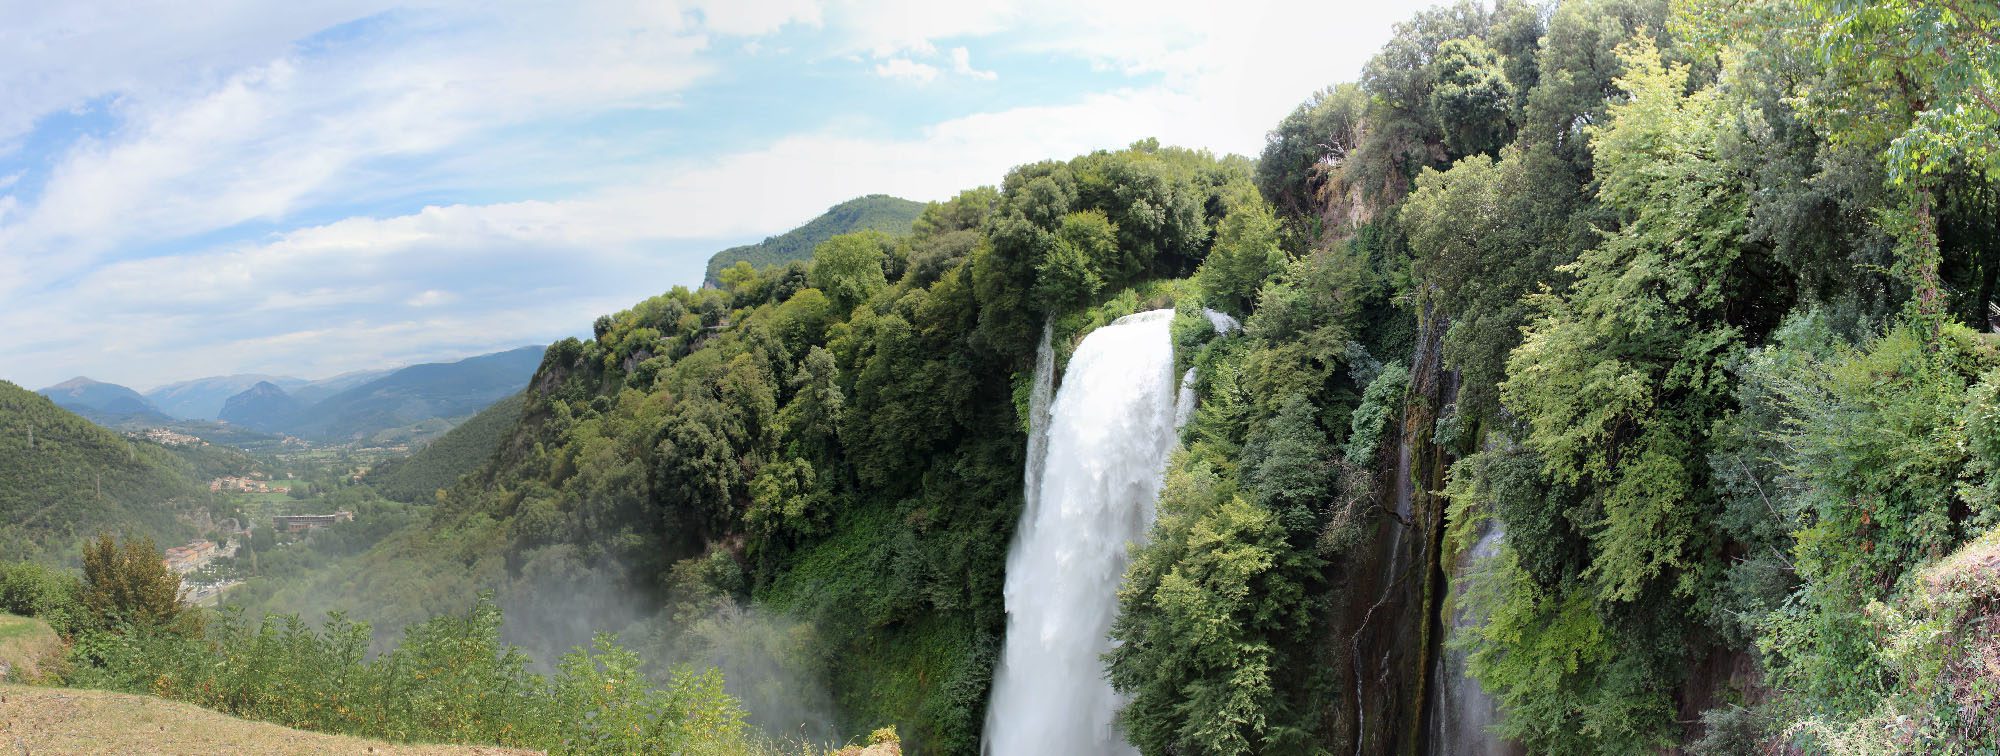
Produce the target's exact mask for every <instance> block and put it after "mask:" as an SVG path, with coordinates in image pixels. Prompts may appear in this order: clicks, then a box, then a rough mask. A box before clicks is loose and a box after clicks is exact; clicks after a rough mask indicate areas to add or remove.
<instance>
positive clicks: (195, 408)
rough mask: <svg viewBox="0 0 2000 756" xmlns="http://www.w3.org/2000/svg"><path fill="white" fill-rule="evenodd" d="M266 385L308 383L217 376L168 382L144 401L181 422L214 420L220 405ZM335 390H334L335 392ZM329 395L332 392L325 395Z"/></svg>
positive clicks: (280, 378) (288, 388) (251, 375)
mask: <svg viewBox="0 0 2000 756" xmlns="http://www.w3.org/2000/svg"><path fill="white" fill-rule="evenodd" d="M260 382H261V383H270V384H272V385H274V386H277V387H279V388H282V389H285V390H286V391H288V392H289V391H294V390H297V389H299V388H301V387H304V386H307V385H310V384H312V381H307V380H305V379H302V378H290V377H285V376H277V375H259V374H254V373H246V374H242V375H218V376H212V377H208V378H196V379H194V380H191V381H181V382H179V383H169V384H167V385H165V386H161V387H159V388H156V389H153V390H152V391H148V392H146V398H147V399H148V400H151V401H152V403H153V405H154V406H156V407H159V408H160V411H161V412H164V413H166V414H168V415H172V416H174V417H178V418H181V419H183V420H214V419H216V418H219V417H221V416H222V403H223V402H226V401H228V400H229V397H232V396H235V395H237V394H240V393H243V390H244V389H247V388H250V387H251V386H255V385H257V384H258V383H260ZM335 390H336V391H337V390H338V389H335ZM328 393H329V394H331V393H332V392H328Z"/></svg>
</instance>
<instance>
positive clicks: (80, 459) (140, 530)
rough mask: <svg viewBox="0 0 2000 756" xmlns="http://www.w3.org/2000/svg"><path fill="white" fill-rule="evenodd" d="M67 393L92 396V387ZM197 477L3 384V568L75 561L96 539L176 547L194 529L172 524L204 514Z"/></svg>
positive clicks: (154, 447) (154, 448)
mask: <svg viewBox="0 0 2000 756" xmlns="http://www.w3.org/2000/svg"><path fill="white" fill-rule="evenodd" d="M74 383H76V382H75V381H70V382H66V383H65V384H63V385H64V386H69V385H70V384H74ZM92 383H94V382H92ZM98 385H107V384H98ZM52 388H56V387H52ZM71 388H76V389H80V390H81V391H82V392H83V393H85V394H89V392H90V388H89V385H88V384H82V385H80V386H72V387H71ZM105 393H106V392H98V394H97V395H99V396H102V395H104V394H105ZM114 406H118V405H114ZM199 477H200V472H199V471H198V470H197V469H196V466H195V464H194V463H192V462H190V461H189V459H187V458H184V457H182V456H180V455H177V454H175V453H174V452H173V451H171V450H169V449H168V448H167V447H163V446H161V445H159V444H154V443H149V442H144V441H136V440H132V439H128V438H126V437H124V436H122V435H120V434H118V433H114V432H112V431H109V430H106V429H104V428H102V427H100V426H98V425H97V424H95V423H93V422H91V421H89V420H87V419H85V418H83V417H82V416H80V415H77V414H76V413H73V412H70V411H68V410H66V409H64V408H62V407H61V406H58V405H57V403H56V402H54V401H51V400H50V399H49V398H48V397H45V396H37V395H36V394H34V393H31V392H29V391H27V390H26V389H23V388H21V387H20V386H16V385H14V384H12V383H8V382H6V381H0V554H4V555H6V558H8V559H15V558H36V557H45V558H50V559H58V560H67V559H73V558H74V557H75V554H76V553H77V552H76V547H77V545H78V544H79V543H80V542H81V541H82V540H83V539H85V538H88V537H91V536H93V535H95V534H96V533H97V532H98V531H100V530H115V531H119V532H122V533H125V534H127V535H149V536H152V537H153V538H154V539H155V540H156V541H157V542H159V543H160V544H161V545H162V546H168V545H173V544H176V543H179V542H180V541H182V540H184V539H185V538H187V537H188V536H190V535H192V528H191V527H189V526H188V525H186V524H185V523H183V522H182V521H181V520H180V519H179V518H178V517H177V516H176V515H177V514H181V513H184V512H192V511H193V510H194V509H196V508H199V507H202V506H205V502H206V497H207V496H208V488H207V486H206V485H204V484H203V482H202V481H201V480H200V479H199Z"/></svg>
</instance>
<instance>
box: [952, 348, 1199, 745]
mask: <svg viewBox="0 0 2000 756" xmlns="http://www.w3.org/2000/svg"><path fill="white" fill-rule="evenodd" d="M1173 316H1174V313H1173V311H1172V310H1154V311H1151V312H1142V313H1138V314H1136V315H1128V316H1126V317H1123V318H1119V319H1118V320H1117V321H1115V322H1113V323H1112V324H1111V325H1108V326H1105V327H1103V328H1099V329H1097V330H1095V331H1092V332H1091V333H1090V335H1088V336H1086V337H1085V338H1084V340H1083V343H1081V344H1078V345H1077V348H1076V353H1075V354H1074V355H1073V356H1071V357H1070V361H1069V367H1068V369H1067V371H1066V372H1065V373H1064V377H1063V381H1062V388H1060V389H1058V390H1057V391H1056V392H1055V398H1054V401H1053V403H1052V404H1051V405H1050V406H1049V410H1048V413H1047V417H1046V422H1043V421H1042V418H1040V417H1038V416H1037V417H1031V420H1030V424H1031V425H1039V427H1034V428H1032V429H1031V432H1030V438H1029V441H1028V450H1029V459H1028V469H1027V475H1026V478H1027V479H1026V480H1025V481H1024V482H1025V483H1026V484H1027V496H1028V498H1027V506H1026V507H1025V509H1024V510H1023V511H1022V513H1021V523H1020V526H1019V527H1018V528H1017V529H1016V532H1015V535H1014V543H1013V545H1012V547H1011V548H1010V549H1009V550H1008V552H1007V585H1006V601H1007V641H1006V645H1005V646H1003V647H1002V649H1001V652H1000V664H999V666H998V667H997V668H996V669H995V670H994V680H993V700H992V704H991V706H990V708H988V709H987V713H986V747H985V750H986V753H987V754H989V756H1041V755H1042V754H1136V753H1137V750H1136V749H1134V748H1132V746H1130V745H1128V744H1127V743H1126V742H1125V739H1124V737H1123V736H1122V735H1120V734H1119V733H1118V732H1117V731H1116V729H1115V728H1114V727H1113V719H1114V717H1115V716H1116V714H1117V712H1118V708H1119V706H1121V705H1122V704H1123V701H1122V700H1121V699H1120V697H1119V696H1118V695H1117V693H1116V692H1114V691H1113V690H1112V689H1111V684H1110V683H1109V682H1108V681H1106V680H1105V676H1104V662H1103V660H1102V658H1101V657H1102V655H1103V654H1104V653H1106V652H1108V651H1110V650H1111V641H1110V639H1109V635H1110V631H1111V620H1112V618H1113V617H1114V616H1115V615H1116V614H1117V611H1118V585H1119V582H1120V581H1121V580H1122V579H1123V578H1124V575H1125V566H1126V562H1127V561H1128V547H1129V544H1132V543H1134V542H1137V541H1139V540H1141V539H1142V538H1144V537H1145V534H1146V530H1147V528H1149V527H1151V526H1152V523H1153V504H1154V501H1155V500H1156V499H1158V498H1159V493H1160V483H1161V479H1162V478H1163V477H1164V475H1165V473H1166V466H1167V455H1168V453H1169V452H1171V451H1172V450H1173V447H1174V440H1175V434H1174V421H1175V415H1176V409H1177V407H1176V405H1177V404H1178V403H1179V402H1178V401H1177V396H1176V388H1177V385H1176V381H1175V379H1174V371H1173V366H1174V360H1173V344H1172V338H1171V337H1170V335H1169V333H1168V325H1169V323H1171V322H1172V320H1173ZM1045 333H1046V332H1045ZM1044 339H1045V340H1044V342H1043V344H1044V347H1045V348H1044V349H1043V351H1042V353H1041V354H1040V355H1038V356H1037V358H1036V366H1035V373H1036V375H1035V388H1036V390H1037V391H1041V390H1043V387H1044V386H1048V385H1051V384H1052V383H1053V377H1052V376H1051V375H1050V374H1051V373H1052V372H1053V369H1054V366H1053V364H1051V363H1052V362H1053V360H1050V359H1048V358H1047V355H1048V350H1047V349H1046V346H1047V341H1046V336H1045V337H1044Z"/></svg>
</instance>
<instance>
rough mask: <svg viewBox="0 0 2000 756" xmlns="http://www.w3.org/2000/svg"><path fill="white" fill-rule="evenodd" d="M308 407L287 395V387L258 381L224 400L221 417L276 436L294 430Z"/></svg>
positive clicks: (224, 420) (231, 422)
mask: <svg viewBox="0 0 2000 756" xmlns="http://www.w3.org/2000/svg"><path fill="white" fill-rule="evenodd" d="M305 408H306V404H305V402H301V401H299V400H298V399H297V398H296V397H293V396H292V395H291V394H288V393H285V389H284V388H282V387H280V386H278V385H277V384H275V383H272V382H270V381H258V382H257V383H256V384H255V385H253V386H251V387H250V388H247V389H244V390H243V391H242V393H239V394H236V395H235V396H232V397H229V398H228V399H226V400H224V401H223V403H222V411H221V413H219V414H218V416H217V417H218V419H220V420H222V421H223V422H225V423H229V424H231V425H240V426H243V427H245V428H249V429H251V430H258V431H264V432H267V433H274V432H279V431H284V430H286V429H287V428H290V427H291V425H292V423H293V421H295V420H297V419H298V416H299V413H300V412H301V411H303V410H305Z"/></svg>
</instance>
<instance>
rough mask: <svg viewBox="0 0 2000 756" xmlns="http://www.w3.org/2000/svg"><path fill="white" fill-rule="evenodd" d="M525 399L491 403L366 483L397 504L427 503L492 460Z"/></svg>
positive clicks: (379, 469)
mask: <svg viewBox="0 0 2000 756" xmlns="http://www.w3.org/2000/svg"><path fill="white" fill-rule="evenodd" d="M526 401H527V400H526V398H525V397H524V396H522V395H519V394H516V395H514V396H510V397H507V398H505V399H501V400H500V401H497V402H494V403H493V405H492V406H490V407H487V408H486V409H483V410H480V411H479V414H477V415H473V416H472V419H470V420H467V421H465V422H463V423H460V424H459V425H458V426H457V427H455V428H452V429H451V431H450V432H448V433H446V434H444V435H443V436H440V437H438V439H437V440H435V441H432V442H430V443H429V444H426V445H424V447H423V448H421V449H418V450H417V451H416V452H415V453H412V454H411V455H410V456H408V457H404V458H401V459H395V460H391V461H389V462H385V463H383V464H381V465H378V466H376V467H375V468H374V469H371V470H369V471H368V484H369V485H371V486H374V488H375V490H377V491H380V492H382V495H383V496H387V497H389V498H392V499H396V500H398V501H406V502H428V501H430V500H431V499H432V497H433V496H434V495H435V494H436V493H437V491H438V490H439V489H443V488H449V487H450V486H451V484H453V483H456V482H458V479H459V477H460V476H463V475H465V474H467V473H470V472H473V471H474V470H477V469H479V467H480V466H481V465H483V464H485V463H486V460H487V459H488V458H490V457H492V456H493V452H494V451H495V450H497V449H499V448H500V443H501V441H503V440H504V439H506V437H507V434H509V433H511V432H513V430H514V424H515V423H517V422H520V420H521V412H522V409H523V408H524V406H525V404H526Z"/></svg>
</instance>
